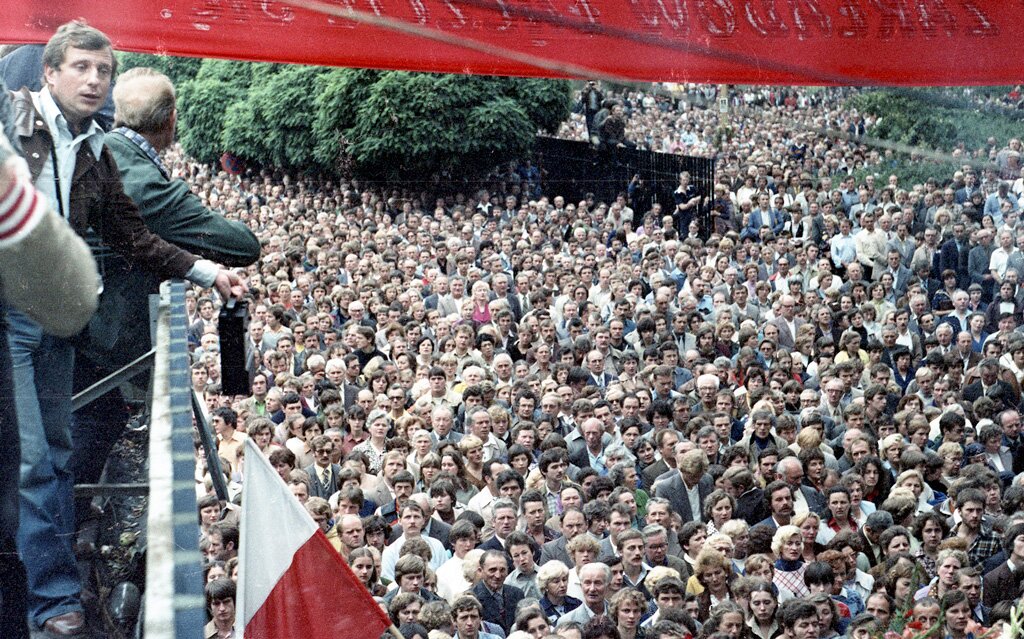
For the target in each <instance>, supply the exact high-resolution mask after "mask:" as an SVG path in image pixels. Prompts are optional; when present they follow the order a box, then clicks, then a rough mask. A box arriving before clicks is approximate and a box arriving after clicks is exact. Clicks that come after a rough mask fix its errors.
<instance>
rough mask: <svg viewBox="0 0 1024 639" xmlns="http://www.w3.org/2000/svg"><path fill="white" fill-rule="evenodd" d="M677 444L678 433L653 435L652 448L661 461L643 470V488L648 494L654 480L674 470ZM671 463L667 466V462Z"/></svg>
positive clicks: (666, 430)
mask: <svg viewBox="0 0 1024 639" xmlns="http://www.w3.org/2000/svg"><path fill="white" fill-rule="evenodd" d="M678 442H679V433H677V432H676V431H674V430H671V429H665V430H661V431H658V432H657V433H656V434H655V435H654V446H655V448H657V449H658V452H659V453H661V459H659V460H658V461H656V462H654V463H653V464H651V465H650V466H648V467H647V468H645V469H644V472H643V475H644V487H645V488H646V489H647V492H648V493H650V492H651V489H652V488H653V486H654V482H655V480H657V479H658V477H661V476H662V475H664V474H665V473H667V472H668V471H670V470H673V469H674V468H675V462H676V458H675V448H676V444H677V443H678ZM670 461H671V462H672V465H671V466H669V464H668V462H670Z"/></svg>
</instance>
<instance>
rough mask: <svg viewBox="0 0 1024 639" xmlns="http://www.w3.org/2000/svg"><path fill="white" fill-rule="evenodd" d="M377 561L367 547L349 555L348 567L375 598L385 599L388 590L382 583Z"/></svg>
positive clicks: (353, 551) (355, 550) (357, 549)
mask: <svg viewBox="0 0 1024 639" xmlns="http://www.w3.org/2000/svg"><path fill="white" fill-rule="evenodd" d="M376 561H377V560H376V555H374V553H373V551H371V550H370V549H369V548H366V547H362V548H356V549H354V550H352V552H350V553H349V554H348V565H349V566H350V567H351V568H352V572H354V573H355V575H356V578H358V579H359V582H360V583H361V584H363V585H364V586H366V589H367V590H369V591H370V594H372V595H373V596H375V597H383V596H384V593H385V592H386V590H385V588H384V586H383V585H382V584H381V583H380V579H379V577H378V573H377V571H378V568H377V563H376Z"/></svg>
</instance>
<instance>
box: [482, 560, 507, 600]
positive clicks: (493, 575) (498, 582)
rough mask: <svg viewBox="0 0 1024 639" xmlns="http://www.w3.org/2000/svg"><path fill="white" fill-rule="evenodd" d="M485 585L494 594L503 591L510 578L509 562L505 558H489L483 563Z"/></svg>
mask: <svg viewBox="0 0 1024 639" xmlns="http://www.w3.org/2000/svg"><path fill="white" fill-rule="evenodd" d="M483 573H484V584H485V585H486V586H487V587H488V588H489V589H490V590H491V591H493V592H498V591H500V590H501V586H502V584H504V583H505V577H508V562H506V561H505V558H504V557H488V558H487V559H485V560H484V563H483Z"/></svg>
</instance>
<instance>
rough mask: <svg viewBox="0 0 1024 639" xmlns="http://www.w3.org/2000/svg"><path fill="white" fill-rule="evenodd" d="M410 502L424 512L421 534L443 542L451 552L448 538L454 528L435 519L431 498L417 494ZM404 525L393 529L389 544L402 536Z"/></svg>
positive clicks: (423, 494)
mask: <svg viewBox="0 0 1024 639" xmlns="http://www.w3.org/2000/svg"><path fill="white" fill-rule="evenodd" d="M409 501H412V502H415V503H416V504H417V505H418V506H419V507H420V509H421V510H423V517H424V521H426V523H425V524H423V530H421V531H420V534H421V535H423V536H424V537H430V538H432V539H436V540H438V541H439V542H441V545H442V546H444V547H445V550H449V551H450V550H451V549H452V547H451V544H450V543H449V541H448V536H449V535H450V534H451V532H452V527H451V526H450V525H448V524H446V523H444V522H443V521H441V520H440V519H438V518H437V517H434V516H433V514H434V506H433V504H431V503H430V497H428V496H427V494H426V493H416V494H415V495H412V496H411V497H409ZM403 532H404V531H403V530H402V524H398V525H396V526H394V527H393V528H392V529H391V537H390V538H389V539H388V543H391V542H393V541H395V540H396V539H398V538H399V537H401V536H402V533H403Z"/></svg>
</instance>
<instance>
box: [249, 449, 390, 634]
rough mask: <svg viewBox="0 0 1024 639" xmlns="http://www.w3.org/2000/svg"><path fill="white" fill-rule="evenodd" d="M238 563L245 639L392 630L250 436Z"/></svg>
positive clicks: (380, 611)
mask: <svg viewBox="0 0 1024 639" xmlns="http://www.w3.org/2000/svg"><path fill="white" fill-rule="evenodd" d="M238 561H239V566H238V568H239V580H238V594H237V597H236V606H235V607H236V611H237V612H236V619H235V628H236V631H237V629H239V628H241V629H243V630H242V636H243V637H244V638H245V639H289V638H292V637H295V638H299V637H301V638H302V639H320V638H323V639H328V638H329V639H337V637H344V636H354V634H358V635H359V636H362V637H366V638H367V639H370V638H374V639H376V637H379V636H380V635H381V633H383V632H384V631H385V630H387V629H388V628H389V627H390V626H391V620H390V619H389V618H388V616H387V615H386V614H385V613H384V611H383V610H381V608H380V606H379V605H377V602H375V601H374V600H373V597H372V596H371V595H370V593H369V591H367V590H366V588H365V587H364V586H363V584H362V583H361V582H360V581H359V578H358V577H356V576H355V574H354V573H353V572H352V570H351V569H350V568H349V567H348V564H346V563H345V562H344V561H343V560H342V558H341V556H340V555H339V554H338V551H336V550H335V549H334V547H333V546H331V542H329V541H327V537H326V536H324V533H323V531H322V530H320V527H319V526H317V525H316V522H314V521H313V518H312V517H310V516H309V513H307V512H306V509H305V508H303V507H302V504H300V503H299V502H298V500H296V499H295V497H294V496H293V495H292V494H291V492H290V491H289V490H288V487H287V486H286V485H285V483H284V482H283V481H282V480H281V477H280V475H278V474H277V473H276V472H275V471H274V469H273V467H271V465H270V462H269V461H267V458H266V457H264V456H263V453H261V452H260V450H259V449H258V448H257V447H256V444H255V443H253V440H252V439H248V440H246V441H245V483H244V484H243V488H242V511H241V530H240V531H239V554H238Z"/></svg>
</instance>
